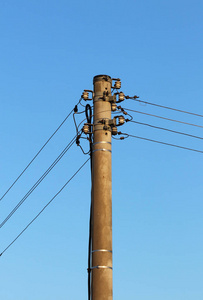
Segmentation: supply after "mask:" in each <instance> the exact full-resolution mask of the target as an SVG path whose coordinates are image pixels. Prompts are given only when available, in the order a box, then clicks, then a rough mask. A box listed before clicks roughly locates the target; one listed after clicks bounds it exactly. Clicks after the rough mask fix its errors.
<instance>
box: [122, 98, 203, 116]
mask: <svg viewBox="0 0 203 300" xmlns="http://www.w3.org/2000/svg"><path fill="white" fill-rule="evenodd" d="M125 98H126V99H131V100H134V101H137V102H141V103H145V104H149V105H153V106H157V107H161V108H166V109H170V110H174V111H178V112H181V113H185V114H189V115H193V116H197V117H201V118H202V117H203V115H200V114H196V113H193V112H190V111H185V110H181V109H177V108H173V107H169V106H164V105H160V104H156V103H152V102H148V101H143V100H139V99H137V98H138V97H137V96H135V97H129V96H126V97H125Z"/></svg>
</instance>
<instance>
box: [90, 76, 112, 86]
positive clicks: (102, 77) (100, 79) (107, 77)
mask: <svg viewBox="0 0 203 300" xmlns="http://www.w3.org/2000/svg"><path fill="white" fill-rule="evenodd" d="M97 81H109V82H111V76H108V75H96V76H94V79H93V84H94V83H95V82H97Z"/></svg>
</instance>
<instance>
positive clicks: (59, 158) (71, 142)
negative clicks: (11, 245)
mask: <svg viewBox="0 0 203 300" xmlns="http://www.w3.org/2000/svg"><path fill="white" fill-rule="evenodd" d="M76 137H77V135H76V136H75V137H74V138H73V139H72V140H71V141H70V143H69V144H68V145H67V146H66V147H65V148H64V150H63V151H62V152H61V153H60V154H59V156H58V157H57V158H56V159H55V161H54V162H53V163H52V164H51V165H50V166H49V168H48V169H47V170H46V171H45V172H44V174H43V175H42V176H41V177H40V178H39V179H38V180H37V181H36V182H35V184H34V185H33V186H32V187H31V189H30V190H29V191H28V192H27V193H26V194H25V196H24V197H23V198H22V199H21V200H20V201H19V202H18V204H17V205H16V206H15V207H14V208H13V209H12V211H11V212H10V213H9V214H8V216H7V217H6V218H5V219H4V220H3V221H2V222H1V223H0V228H2V227H3V226H4V224H5V223H6V222H7V221H8V220H9V219H10V218H11V217H12V215H13V214H14V213H15V212H16V211H17V209H18V208H19V207H20V206H21V205H22V204H23V203H24V202H25V200H26V199H27V198H28V197H29V196H30V195H31V194H32V193H33V191H34V190H35V189H36V188H37V187H38V185H39V184H40V183H41V182H42V181H43V180H44V179H45V177H46V176H47V175H48V174H49V173H50V172H51V170H52V169H53V168H54V167H55V166H56V165H57V163H58V162H59V161H60V160H61V158H62V157H63V156H64V155H65V154H66V152H67V151H68V150H69V149H70V148H71V147H72V145H73V144H74V142H75V140H76Z"/></svg>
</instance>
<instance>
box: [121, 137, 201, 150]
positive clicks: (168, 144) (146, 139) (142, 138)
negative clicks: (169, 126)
mask: <svg viewBox="0 0 203 300" xmlns="http://www.w3.org/2000/svg"><path fill="white" fill-rule="evenodd" d="M119 134H125V135H128V136H129V137H133V138H137V139H141V140H145V141H149V142H154V143H158V144H163V145H166V146H172V147H176V148H180V149H184V150H189V151H194V152H199V153H203V151H201V150H197V149H193V148H187V147H183V146H179V145H175V144H170V143H165V142H161V141H157V140H153V139H148V138H144V137H141V136H136V135H132V134H128V133H123V132H122V133H121V132H119Z"/></svg>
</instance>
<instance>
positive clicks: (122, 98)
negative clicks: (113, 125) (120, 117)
mask: <svg viewBox="0 0 203 300" xmlns="http://www.w3.org/2000/svg"><path fill="white" fill-rule="evenodd" d="M118 99H119V102H121V101H124V100H125V95H124V93H123V92H120V93H119V95H118Z"/></svg>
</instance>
